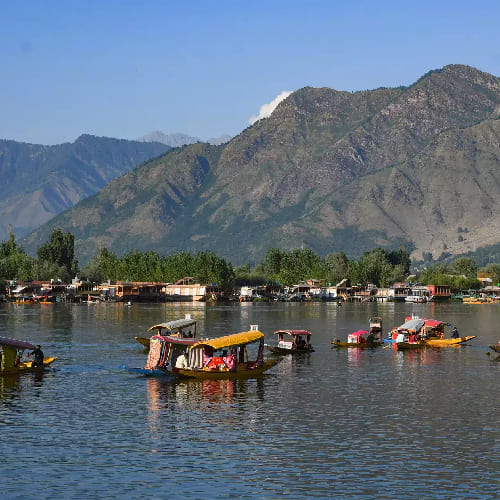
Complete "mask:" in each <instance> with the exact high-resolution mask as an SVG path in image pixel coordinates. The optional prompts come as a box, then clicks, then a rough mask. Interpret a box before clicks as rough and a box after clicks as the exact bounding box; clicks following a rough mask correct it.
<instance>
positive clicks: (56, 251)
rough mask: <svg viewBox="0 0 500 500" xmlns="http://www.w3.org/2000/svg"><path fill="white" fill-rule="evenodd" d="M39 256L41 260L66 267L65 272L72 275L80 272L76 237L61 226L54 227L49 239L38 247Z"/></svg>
mask: <svg viewBox="0 0 500 500" xmlns="http://www.w3.org/2000/svg"><path fill="white" fill-rule="evenodd" d="M37 256H38V260H40V261H47V262H52V263H55V264H57V265H58V266H60V267H62V268H64V270H65V271H66V273H65V274H67V275H68V276H70V277H71V276H74V275H75V274H76V273H77V272H78V262H77V261H76V260H75V237H74V236H73V235H72V234H71V233H69V232H67V233H63V232H62V231H61V229H59V228H55V229H53V230H52V233H51V235H50V239H49V241H47V242H46V243H45V244H43V245H41V246H40V247H38V250H37ZM65 278H67V276H66V277H65Z"/></svg>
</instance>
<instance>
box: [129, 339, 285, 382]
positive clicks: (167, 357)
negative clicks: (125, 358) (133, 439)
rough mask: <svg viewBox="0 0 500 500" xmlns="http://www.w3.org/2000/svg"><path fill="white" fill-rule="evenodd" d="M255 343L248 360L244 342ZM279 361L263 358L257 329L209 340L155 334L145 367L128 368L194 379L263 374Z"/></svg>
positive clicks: (150, 373)
mask: <svg viewBox="0 0 500 500" xmlns="http://www.w3.org/2000/svg"><path fill="white" fill-rule="evenodd" d="M255 342H259V347H258V353H257V356H256V359H255V360H249V359H248V352H247V345H249V344H252V343H255ZM280 360H281V358H274V359H270V360H265V359H264V334H263V333H262V332H259V331H258V330H250V331H247V332H241V333H235V334H232V335H226V336H224V337H218V338H215V339H211V340H199V339H192V338H181V337H164V336H161V335H154V336H153V337H151V342H150V350H149V356H148V360H147V362H146V366H145V367H144V368H143V369H137V368H130V369H129V371H133V372H135V373H143V374H145V375H151V376H158V375H168V374H172V375H174V376H176V377H187V378H196V379H231V378H244V377H245V378H248V377H255V376H257V375H260V374H262V373H264V372H265V371H267V370H269V369H270V368H272V367H273V366H275V365H276V364H277V363H279V362H280ZM139 370H141V371H139Z"/></svg>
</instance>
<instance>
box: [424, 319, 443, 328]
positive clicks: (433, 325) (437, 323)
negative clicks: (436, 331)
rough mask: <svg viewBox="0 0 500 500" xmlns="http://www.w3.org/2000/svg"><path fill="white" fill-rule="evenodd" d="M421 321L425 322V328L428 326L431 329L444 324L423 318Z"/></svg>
mask: <svg viewBox="0 0 500 500" xmlns="http://www.w3.org/2000/svg"><path fill="white" fill-rule="evenodd" d="M422 319H423V321H425V326H430V327H431V328H436V327H437V326H441V325H444V324H445V323H444V322H443V321H439V320H437V319H425V318H422Z"/></svg>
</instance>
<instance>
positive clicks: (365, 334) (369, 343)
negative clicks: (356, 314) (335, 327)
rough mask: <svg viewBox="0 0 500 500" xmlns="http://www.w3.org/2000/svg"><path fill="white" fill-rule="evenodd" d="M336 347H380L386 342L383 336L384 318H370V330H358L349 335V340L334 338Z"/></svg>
mask: <svg viewBox="0 0 500 500" xmlns="http://www.w3.org/2000/svg"><path fill="white" fill-rule="evenodd" d="M331 343H332V345H333V346H334V347H361V348H364V347H378V346H381V345H383V344H384V340H383V338H382V318H379V317H378V316H377V317H374V318H370V330H369V331H368V330H357V331H355V332H352V333H350V334H349V335H348V336H347V342H341V341H340V340H338V339H335V340H333V341H332V342H331Z"/></svg>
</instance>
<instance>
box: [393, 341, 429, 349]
mask: <svg viewBox="0 0 500 500" xmlns="http://www.w3.org/2000/svg"><path fill="white" fill-rule="evenodd" d="M394 345H395V346H396V349H397V350H398V351H408V350H411V349H422V348H423V347H425V346H426V345H425V342H395V343H394Z"/></svg>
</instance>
